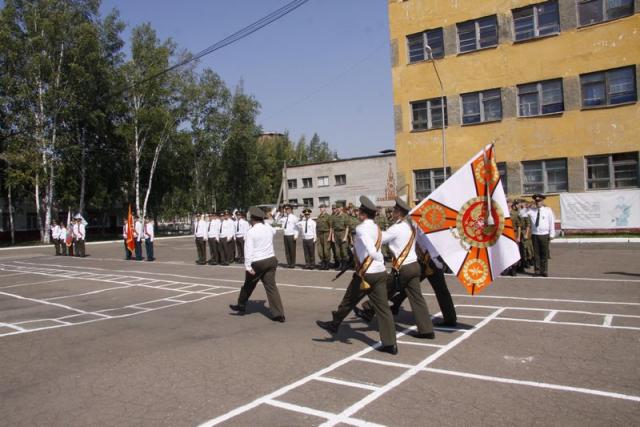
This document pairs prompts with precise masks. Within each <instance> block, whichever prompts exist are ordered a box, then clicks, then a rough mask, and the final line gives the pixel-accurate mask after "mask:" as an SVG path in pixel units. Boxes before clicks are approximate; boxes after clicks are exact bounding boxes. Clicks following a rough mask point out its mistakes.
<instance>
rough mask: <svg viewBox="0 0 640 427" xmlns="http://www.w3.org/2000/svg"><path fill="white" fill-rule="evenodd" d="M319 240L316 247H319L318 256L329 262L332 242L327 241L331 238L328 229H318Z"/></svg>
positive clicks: (321, 259)
mask: <svg viewBox="0 0 640 427" xmlns="http://www.w3.org/2000/svg"><path fill="white" fill-rule="evenodd" d="M317 234H318V241H317V242H316V247H317V248H318V258H320V261H325V262H329V261H330V260H331V242H327V239H328V238H329V232H328V231H318V233H317Z"/></svg>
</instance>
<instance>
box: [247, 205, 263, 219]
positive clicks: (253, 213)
mask: <svg viewBox="0 0 640 427" xmlns="http://www.w3.org/2000/svg"><path fill="white" fill-rule="evenodd" d="M249 216H250V217H251V218H258V219H264V211H263V210H262V209H260V208H259V207H257V206H251V207H250V208H249Z"/></svg>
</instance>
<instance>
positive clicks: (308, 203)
mask: <svg viewBox="0 0 640 427" xmlns="http://www.w3.org/2000/svg"><path fill="white" fill-rule="evenodd" d="M302 204H303V205H304V207H305V208H312V207H313V199H302Z"/></svg>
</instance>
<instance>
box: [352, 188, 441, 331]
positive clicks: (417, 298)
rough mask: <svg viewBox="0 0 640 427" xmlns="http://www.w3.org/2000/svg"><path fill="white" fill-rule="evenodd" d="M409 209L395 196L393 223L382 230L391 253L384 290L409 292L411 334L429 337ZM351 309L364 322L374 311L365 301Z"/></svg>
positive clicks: (370, 318) (370, 317) (390, 293)
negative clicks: (413, 327)
mask: <svg viewBox="0 0 640 427" xmlns="http://www.w3.org/2000/svg"><path fill="white" fill-rule="evenodd" d="M410 210H411V208H410V207H409V205H407V203H406V202H405V201H404V200H402V199H399V198H396V204H395V206H394V208H393V219H394V221H395V224H393V225H392V226H391V227H389V228H388V229H387V231H383V232H382V244H383V245H384V244H387V245H389V249H390V250H391V252H392V253H393V260H392V269H391V276H390V277H389V279H390V280H389V282H388V283H387V291H388V292H389V297H390V298H389V299H391V297H392V296H393V294H395V293H396V292H401V293H402V294H404V296H407V295H408V296H409V303H410V304H411V311H412V312H413V317H414V318H415V319H416V326H417V328H418V332H417V334H415V336H416V337H417V338H426V339H433V338H435V334H434V333H433V323H432V322H431V315H430V314H429V308H428V307H427V302H426V301H425V300H424V296H423V295H422V290H421V289H420V282H421V280H422V277H421V274H422V271H421V268H420V264H419V263H418V257H417V254H416V238H417V235H418V230H416V228H415V227H414V225H413V224H412V223H411V222H410V221H409V219H408V218H407V214H408V213H409V211H410ZM420 234H422V233H420ZM403 299H404V298H403ZM401 303H402V302H400V304H401ZM398 308H399V306H398ZM354 311H355V313H356V315H357V316H358V317H360V318H361V319H364V320H365V321H367V322H370V321H371V320H373V316H374V314H375V311H374V309H373V307H372V306H371V304H370V302H369V301H367V302H365V303H364V304H363V308H362V309H360V308H358V307H355V308H354Z"/></svg>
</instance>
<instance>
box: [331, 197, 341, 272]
mask: <svg viewBox="0 0 640 427" xmlns="http://www.w3.org/2000/svg"><path fill="white" fill-rule="evenodd" d="M337 216H338V207H337V206H336V204H335V203H334V204H333V205H331V215H329V224H330V227H329V247H330V249H331V254H332V255H333V264H332V265H330V267H331V268H335V269H337V270H339V269H340V263H339V261H338V249H337V247H336V236H335V230H334V229H333V221H334V220H335V219H336V217H337Z"/></svg>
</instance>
